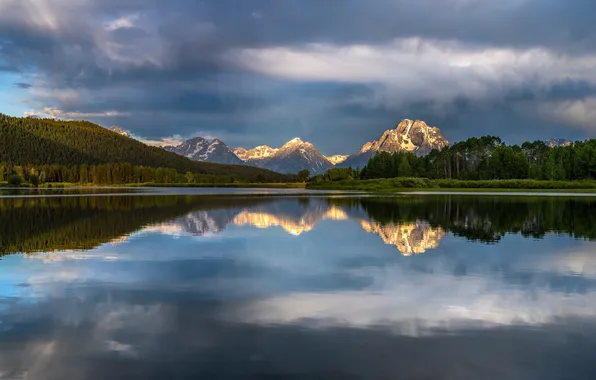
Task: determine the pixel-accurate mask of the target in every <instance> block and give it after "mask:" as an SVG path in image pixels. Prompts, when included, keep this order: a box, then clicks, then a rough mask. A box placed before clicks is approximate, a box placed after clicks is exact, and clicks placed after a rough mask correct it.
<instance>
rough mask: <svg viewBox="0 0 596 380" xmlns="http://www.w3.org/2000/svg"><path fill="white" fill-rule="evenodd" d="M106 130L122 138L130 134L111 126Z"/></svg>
mask: <svg viewBox="0 0 596 380" xmlns="http://www.w3.org/2000/svg"><path fill="white" fill-rule="evenodd" d="M108 130H109V131H112V132H115V133H117V134H119V135H122V136H126V137H130V133H128V131H126V130H124V129H122V128H120V127H119V126H117V125H112V127H111V128H108Z"/></svg>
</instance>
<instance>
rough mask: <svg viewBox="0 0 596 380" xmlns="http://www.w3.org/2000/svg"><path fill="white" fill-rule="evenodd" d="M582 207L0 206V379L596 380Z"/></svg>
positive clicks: (137, 202)
mask: <svg viewBox="0 0 596 380" xmlns="http://www.w3.org/2000/svg"><path fill="white" fill-rule="evenodd" d="M83 198H84V197H83ZM594 202H595V201H593V200H590V199H573V198H565V199H551V198H536V199H530V198H524V199H517V198H515V199H514V198H508V199H502V198H495V197H484V198H482V197H481V198H475V197H474V198H472V197H447V196H432V197H399V198H354V197H349V198H348V197H346V198H344V197H332V198H306V197H277V198H269V197H249V196H243V197H233V198H228V197H215V196H214V197H193V196H188V197H186V196H185V197H166V196H159V197H151V196H142V197H135V196H128V197H101V198H98V199H96V200H91V199H82V198H81V199H77V198H52V199H45V200H44V199H29V200H19V201H18V202H17V200H0V212H1V214H0V223H1V226H0V227H2V231H6V233H4V234H2V236H1V237H0V239H1V243H2V252H4V253H5V254H7V255H6V256H4V258H3V260H2V261H1V262H0V271H2V273H1V274H0V318H1V321H2V323H1V324H0V373H2V377H6V378H35V379H63V378H89V379H104V378H138V379H161V378H201V379H335V378H338V379H390V378H399V379H427V378H428V379H435V378H438V379H467V378H482V379H503V378H507V379H515V378H519V379H590V378H594V376H596V366H595V365H594V364H593V354H592V352H593V349H595V348H596V255H594V249H595V248H596V243H595V242H593V241H592V240H593V239H594V238H595V236H596V235H593V233H592V228H593V227H592V226H593V224H590V223H591V222H592V221H593V218H594V217H593V216H592V211H593V209H594V206H595V205H596V203H594ZM17 225H18V226H20V228H17V227H15V226H17ZM396 249H397V251H399V252H401V253H402V254H403V255H400V254H396V252H397V251H396ZM52 251H53V252H52ZM15 252H25V254H24V255H8V253H15ZM407 255H411V256H410V257H404V256H407ZM520 347H522V348H523V349H521V350H520Z"/></svg>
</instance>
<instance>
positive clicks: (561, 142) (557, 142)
mask: <svg viewBox="0 0 596 380" xmlns="http://www.w3.org/2000/svg"><path fill="white" fill-rule="evenodd" d="M544 143H545V144H546V145H547V146H548V147H549V148H556V147H559V146H569V145H573V142H571V141H569V140H566V139H561V138H557V139H550V140H546V141H545V142H544Z"/></svg>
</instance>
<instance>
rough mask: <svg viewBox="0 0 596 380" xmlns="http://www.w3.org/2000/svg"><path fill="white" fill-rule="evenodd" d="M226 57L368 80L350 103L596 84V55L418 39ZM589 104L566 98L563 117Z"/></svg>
mask: <svg viewBox="0 0 596 380" xmlns="http://www.w3.org/2000/svg"><path fill="white" fill-rule="evenodd" d="M227 57H228V59H230V60H233V61H234V62H242V63H243V64H244V65H245V66H246V68H248V69H250V70H253V71H255V72H259V73H262V74H266V75H270V76H274V77H279V78H284V79H289V80H296V81H315V82H317V81H320V82H328V81H332V82H345V83H365V84H370V85H372V88H374V90H375V92H376V94H375V97H374V98H373V99H370V98H367V99H362V98H354V99H352V103H362V104H363V105H370V106H379V105H381V106H384V107H387V108H391V109H401V108H402V107H403V106H404V105H407V104H412V103H415V102H418V101H429V100H430V101H435V102H438V103H439V104H441V103H443V104H445V103H449V102H452V101H453V100H455V99H458V98H460V97H467V98H470V99H474V100H478V101H484V100H486V101H502V100H504V97H505V96H506V95H507V94H508V93H509V91H510V90H512V89H516V88H519V87H520V86H523V85H524V84H527V83H528V81H532V83H533V84H537V85H538V87H540V86H543V87H547V86H548V85H550V84H554V83H558V82H562V81H567V80H570V79H571V80H578V81H586V82H588V83H592V84H594V85H596V71H594V69H593V68H594V67H595V66H596V55H583V56H569V55H564V54H560V53H558V52H554V51H550V50H547V49H544V48H532V49H525V50H524V49H512V48H486V47H477V46H471V45H466V44H462V43H460V42H456V41H440V40H428V39H423V38H404V39H397V40H395V41H393V42H392V43H389V44H383V45H347V46H337V45H330V44H309V45H306V46H304V47H274V48H247V49H237V50H234V51H232V52H230V53H228V56H227ZM367 103H368V104H367ZM590 105H591V103H590V104H587V103H573V104H564V105H562V107H563V109H562V112H561V117H563V118H564V119H565V120H566V121H569V122H571V123H573V122H575V123H581V124H585V123H586V122H587V121H591V120H592V118H593V116H594V114H593V112H592V111H591V109H590Z"/></svg>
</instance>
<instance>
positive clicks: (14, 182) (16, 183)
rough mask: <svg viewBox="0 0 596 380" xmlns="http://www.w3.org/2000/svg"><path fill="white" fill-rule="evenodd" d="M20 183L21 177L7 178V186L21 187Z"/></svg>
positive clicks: (11, 176) (13, 175)
mask: <svg viewBox="0 0 596 380" xmlns="http://www.w3.org/2000/svg"><path fill="white" fill-rule="evenodd" d="M22 183H23V179H22V178H21V176H18V175H16V174H12V175H10V176H8V186H21V184H22Z"/></svg>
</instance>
